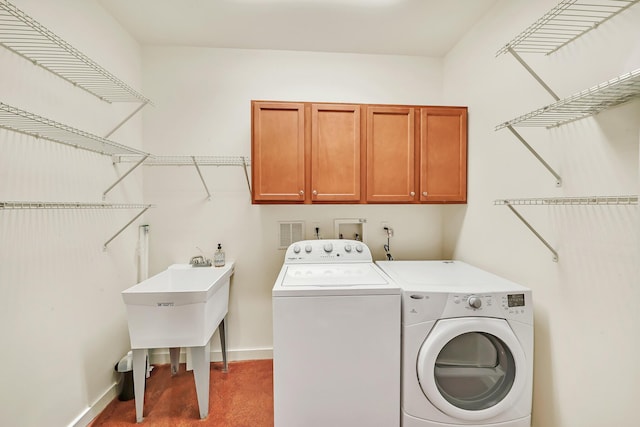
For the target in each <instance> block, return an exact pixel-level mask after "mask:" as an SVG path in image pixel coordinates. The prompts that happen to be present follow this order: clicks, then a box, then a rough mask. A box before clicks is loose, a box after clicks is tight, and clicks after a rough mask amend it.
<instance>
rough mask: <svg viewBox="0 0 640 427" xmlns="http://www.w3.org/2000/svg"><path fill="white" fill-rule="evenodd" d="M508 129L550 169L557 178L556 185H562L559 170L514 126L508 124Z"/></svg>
mask: <svg viewBox="0 0 640 427" xmlns="http://www.w3.org/2000/svg"><path fill="white" fill-rule="evenodd" d="M506 128H507V129H509V130H510V131H511V133H512V134H514V135H515V137H516V138H517V139H518V141H520V142H521V143H522V145H524V146H525V148H526V149H527V150H529V152H530V153H531V154H533V156H534V157H535V158H536V159H538V161H539V162H540V163H542V165H543V166H544V167H545V168H546V169H547V170H548V171H549V173H551V175H553V177H554V178H555V179H556V187H562V177H561V176H560V175H559V174H558V172H556V171H555V170H554V169H553V168H552V167H551V166H550V165H549V163H547V162H546V161H545V160H544V159H543V158H542V156H540V154H538V152H537V151H536V150H535V149H534V148H533V147H532V146H531V145H529V143H528V142H527V141H526V140H525V139H524V138H523V137H522V135H520V133H518V132H517V131H516V130H515V129H514V128H513V126H511V125H509V126H506Z"/></svg>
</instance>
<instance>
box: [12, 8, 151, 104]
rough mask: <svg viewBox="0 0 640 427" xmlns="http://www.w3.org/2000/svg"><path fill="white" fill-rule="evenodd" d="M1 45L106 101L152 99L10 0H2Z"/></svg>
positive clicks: (144, 100) (146, 100)
mask: <svg viewBox="0 0 640 427" xmlns="http://www.w3.org/2000/svg"><path fill="white" fill-rule="evenodd" d="M0 45H2V46H4V47H5V48H7V49H9V50H11V51H12V52H15V53H17V54H18V55H20V56H22V57H24V58H26V59H28V60H29V61H31V62H33V63H34V64H35V65H38V66H40V67H42V68H44V69H46V70H48V71H50V72H51V73H53V74H55V75H57V76H59V77H60V78H62V79H64V80H66V81H68V82H70V83H72V84H73V85H74V86H77V87H80V88H82V89H84V90H86V91H87V92H89V93H91V94H93V95H95V96H97V97H98V98H100V99H102V100H103V101H106V102H143V103H148V102H149V99H147V98H146V97H144V96H143V95H141V94H139V93H138V92H136V91H135V90H133V89H132V88H131V87H129V86H128V85H127V84H126V83H124V82H123V81H122V80H120V79H118V78H117V77H115V76H114V75H113V74H111V73H110V72H108V71H107V70H106V69H104V68H103V67H101V66H100V65H98V64H97V63H96V62H94V61H93V60H92V59H90V58H89V57H87V56H86V55H84V54H83V53H82V52H80V51H79V50H77V49H76V48H74V47H73V46H71V45H70V44H69V43H67V42H66V41H64V40H63V39H61V38H60V37H58V36H57V35H56V34H54V33H53V32H52V31H50V30H49V29H47V28H46V27H44V26H43V25H41V24H40V23H39V22H37V21H36V20H34V19H33V18H31V17H30V16H28V15H27V14H26V13H24V12H23V11H21V10H20V9H18V8H17V7H15V6H14V5H13V4H11V3H9V2H8V1H6V0H0Z"/></svg>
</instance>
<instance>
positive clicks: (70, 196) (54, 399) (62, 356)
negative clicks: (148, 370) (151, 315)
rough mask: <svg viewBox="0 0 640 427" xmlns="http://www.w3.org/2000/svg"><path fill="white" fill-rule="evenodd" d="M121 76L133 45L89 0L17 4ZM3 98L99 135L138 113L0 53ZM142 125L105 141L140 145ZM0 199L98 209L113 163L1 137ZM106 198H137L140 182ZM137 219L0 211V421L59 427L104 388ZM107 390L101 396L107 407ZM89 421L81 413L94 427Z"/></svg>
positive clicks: (131, 80)
mask: <svg viewBox="0 0 640 427" xmlns="http://www.w3.org/2000/svg"><path fill="white" fill-rule="evenodd" d="M12 3H13V4H15V5H16V6H17V7H18V8H20V9H22V10H23V11H24V12H26V13H27V14H28V15H30V16H32V17H33V18H35V19H36V20H38V21H39V22H41V23H42V24H43V25H45V26H47V27H48V28H49V29H51V30H52V31H53V32H55V33H57V34H58V35H59V36H60V37H62V38H63V39H65V40H66V41H68V42H69V43H70V44H72V45H74V46H75V47H77V48H78V49H80V50H81V51H82V52H84V53H85V54H87V55H88V56H89V57H91V58H92V59H94V60H95V61H96V62H98V63H99V64H101V65H103V66H104V67H105V68H107V69H109V70H110V71H111V72H113V73H114V74H116V75H117V76H118V77H120V78H121V79H122V80H123V81H125V82H127V83H128V84H129V85H131V86H132V87H137V88H139V87H140V86H141V85H140V52H139V49H138V46H137V44H136V43H135V42H134V41H133V40H132V39H131V38H130V37H129V36H128V35H127V34H126V33H124V32H123V31H121V30H119V28H118V26H117V25H116V23H115V22H114V21H113V19H112V18H111V17H110V16H109V15H107V14H106V13H105V12H104V11H103V10H102V9H101V8H100V7H99V6H97V5H96V4H94V2H86V1H82V0H60V1H56V2H43V1H38V0H12ZM0 64H1V66H0V102H3V103H6V104H9V105H11V106H14V107H18V108H21V109H24V110H27V111H30V112H32V113H36V114H39V115H42V116H44V117H47V118H50V119H53V120H56V121H59V122H62V123H64V124H67V125H69V126H73V127H76V128H78V129H81V130H84V131H87V132H90V133H93V134H96V135H105V134H106V133H107V132H109V131H110V130H111V129H112V128H114V127H115V126H116V124H118V123H119V122H120V121H121V120H122V119H124V118H125V117H126V116H127V115H128V114H129V112H130V111H132V110H133V109H134V108H135V107H136V106H135V105H131V104H129V105H109V104H107V103H105V102H103V101H100V100H99V99H97V98H96V97H94V96H93V95H90V94H87V93H86V92H84V91H83V90H80V89H78V88H75V87H73V86H72V85H71V84H69V83H67V82H65V81H63V80H62V79H60V78H58V77H56V76H54V75H53V74H51V73H49V72H47V71H45V70H43V69H41V68H39V67H36V66H34V65H33V64H32V63H31V62H29V61H27V60H25V59H23V58H21V57H20V56H18V55H16V54H14V53H12V52H10V51H9V50H7V49H4V48H0ZM141 129H142V127H141V117H137V118H134V119H133V120H132V121H131V122H129V123H127V124H126V125H125V126H124V127H123V128H121V129H120V130H119V131H118V132H116V133H115V134H114V135H113V136H112V138H111V139H112V140H113V141H116V142H119V143H123V144H126V145H129V146H133V147H138V148H139V147H141V145H142V141H141V139H142V138H141ZM0 153H1V154H0V200H1V201H60V202H65V201H69V202H78V201H79V202H101V201H102V200H101V199H102V192H103V191H104V190H105V189H106V188H107V187H109V186H110V185H111V184H112V183H113V182H115V180H116V179H117V177H118V176H119V174H120V172H119V170H120V168H114V167H113V166H112V163H111V159H110V157H108V156H102V155H100V154H94V153H91V152H88V151H83V150H77V149H74V148H71V147H68V146H64V145H60V144H56V143H52V142H48V141H38V140H36V139H34V138H32V137H29V136H26V135H23V134H19V133H15V132H11V131H7V130H0ZM107 201H108V202H120V203H140V202H142V182H141V174H139V173H134V174H132V175H130V176H129V177H128V178H127V179H126V180H125V181H124V182H123V183H122V184H121V185H120V186H118V187H116V189H114V190H113V191H112V193H110V194H109V195H108V198H107ZM136 213H137V211H130V210H123V211H120V210H2V211H0V295H1V298H2V302H3V308H2V310H0V336H1V337H2V353H1V356H0V365H2V370H3V373H2V385H1V386H0V424H1V425H4V426H10V425H11V426H18V425H19V426H45V425H50V426H53V425H55V426H62V425H67V424H69V423H71V422H72V421H73V420H74V419H76V417H78V416H80V415H82V414H83V413H84V412H85V411H86V410H87V409H88V408H89V406H91V405H93V404H94V403H95V402H96V401H98V400H99V399H100V398H101V397H102V395H103V393H105V391H107V392H109V391H110V390H111V386H112V385H113V383H114V380H115V379H116V377H115V376H114V372H113V367H114V364H115V363H116V362H117V361H118V360H119V359H120V357H122V355H123V354H124V353H126V351H127V350H128V349H129V339H128V335H127V324H126V318H125V312H124V305H123V303H122V300H121V298H120V291H121V290H123V289H125V288H127V287H129V286H131V285H132V284H134V283H135V280H136V244H137V227H136V226H135V225H133V226H132V227H131V228H129V229H127V231H125V232H124V233H123V234H121V235H120V236H119V237H118V238H116V239H115V240H114V241H113V242H112V243H111V244H110V245H109V246H108V248H107V250H106V251H104V252H103V250H102V246H103V244H104V242H105V241H106V240H107V239H109V238H110V237H111V236H112V235H113V234H114V233H115V232H116V231H117V230H119V229H120V227H122V226H123V225H125V224H126V223H127V222H128V221H129V220H130V219H131V218H133V216H134V215H135V214H136ZM112 397H113V394H111V395H108V396H107V399H106V400H107V401H108V400H110V399H111V398H112ZM90 415H91V414H88V419H90V418H91V417H90Z"/></svg>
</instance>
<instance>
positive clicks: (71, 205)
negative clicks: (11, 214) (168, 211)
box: [0, 202, 153, 209]
mask: <svg viewBox="0 0 640 427" xmlns="http://www.w3.org/2000/svg"><path fill="white" fill-rule="evenodd" d="M152 206H153V205H144V204H118V203H84V202H0V209H145V208H150V207H152Z"/></svg>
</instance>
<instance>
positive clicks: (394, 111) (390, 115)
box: [366, 106, 415, 203]
mask: <svg viewBox="0 0 640 427" xmlns="http://www.w3.org/2000/svg"><path fill="white" fill-rule="evenodd" d="M414 111H415V110H414V108H410V107H381V106H375V107H368V108H367V144H366V146H367V201H368V202H388V203H400V202H411V201H414V200H415V179H414V178H415V162H414V161H415V142H414V141H415V117H414V116H415V113H414Z"/></svg>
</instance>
